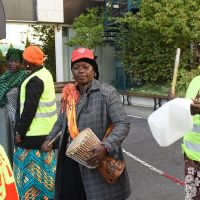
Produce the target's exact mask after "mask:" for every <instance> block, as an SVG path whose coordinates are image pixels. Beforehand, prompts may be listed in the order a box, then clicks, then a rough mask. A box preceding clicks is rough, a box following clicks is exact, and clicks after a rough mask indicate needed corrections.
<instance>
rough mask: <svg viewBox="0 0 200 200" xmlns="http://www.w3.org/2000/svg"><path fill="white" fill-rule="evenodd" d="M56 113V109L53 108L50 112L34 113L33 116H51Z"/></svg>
mask: <svg viewBox="0 0 200 200" xmlns="http://www.w3.org/2000/svg"><path fill="white" fill-rule="evenodd" d="M56 114H57V110H54V111H52V112H46V113H36V115H35V118H44V117H53V116H54V115H56Z"/></svg>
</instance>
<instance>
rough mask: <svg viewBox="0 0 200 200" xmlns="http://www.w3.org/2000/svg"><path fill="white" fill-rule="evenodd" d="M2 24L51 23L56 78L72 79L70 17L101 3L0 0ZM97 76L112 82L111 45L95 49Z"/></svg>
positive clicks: (93, 0)
mask: <svg viewBox="0 0 200 200" xmlns="http://www.w3.org/2000/svg"><path fill="white" fill-rule="evenodd" d="M1 1H2V5H3V6H2V8H4V11H5V20H6V24H27V25H28V24H51V25H53V26H54V29H55V54H56V55H55V57H56V81H57V82H62V81H70V80H72V75H71V66H70V55H71V51H72V48H71V47H69V46H67V45H66V42H67V41H68V40H69V39H70V38H71V37H73V35H74V30H73V28H72V23H73V21H74V18H75V17H77V16H79V15H80V14H81V13H84V12H85V11H86V9H87V8H91V7H96V6H101V5H103V4H104V0H84V1H83V0H15V1H13V0H1ZM95 51H96V54H97V57H98V59H97V62H98V65H99V70H100V74H101V75H100V79H101V80H102V81H105V82H107V83H109V84H113V85H114V84H115V63H114V62H115V59H114V49H113V47H111V46H109V45H107V46H104V47H98V48H96V49H95Z"/></svg>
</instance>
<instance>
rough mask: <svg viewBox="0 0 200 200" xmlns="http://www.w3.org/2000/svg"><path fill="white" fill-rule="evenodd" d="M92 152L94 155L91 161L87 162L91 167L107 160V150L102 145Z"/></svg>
mask: <svg viewBox="0 0 200 200" xmlns="http://www.w3.org/2000/svg"><path fill="white" fill-rule="evenodd" d="M90 152H92V153H93V155H92V156H91V157H90V158H89V159H87V160H86V162H87V163H88V164H89V165H96V164H97V163H99V162H100V161H101V160H103V159H104V158H105V156H106V153H107V149H106V147H105V146H103V145H101V144H100V145H97V146H95V147H94V148H92V149H91V150H90Z"/></svg>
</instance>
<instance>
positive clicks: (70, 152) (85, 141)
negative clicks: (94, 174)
mask: <svg viewBox="0 0 200 200" xmlns="http://www.w3.org/2000/svg"><path fill="white" fill-rule="evenodd" d="M103 152H105V153H106V148H105V147H103V146H102V145H101V141H100V140H99V139H98V137H97V136H96V135H95V134H94V133H93V132H92V130H91V129H90V128H86V129H84V130H83V131H81V132H80V133H79V134H78V135H77V136H76V137H75V138H74V140H73V141H72V142H71V144H70V145H69V147H68V148H67V151H66V155H67V156H68V157H70V158H72V159H73V160H75V161H77V162H78V163H80V164H82V165H84V166H86V167H88V168H91V169H93V168H96V167H97V166H98V162H97V161H99V160H100V159H103V157H104V153H103Z"/></svg>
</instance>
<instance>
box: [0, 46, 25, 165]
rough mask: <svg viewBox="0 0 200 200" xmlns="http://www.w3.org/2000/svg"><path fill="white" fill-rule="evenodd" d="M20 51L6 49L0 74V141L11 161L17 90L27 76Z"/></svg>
mask: <svg viewBox="0 0 200 200" xmlns="http://www.w3.org/2000/svg"><path fill="white" fill-rule="evenodd" d="M22 53H23V51H22V50H20V49H15V48H10V49H8V52H7V54H6V59H7V62H8V69H7V70H6V71H5V72H4V73H3V74H2V75H1V76H0V107H1V109H0V121H1V123H0V130H1V131H0V138H1V142H0V143H1V145H3V146H4V148H5V151H6V153H7V155H8V157H9V159H10V162H11V163H12V154H13V141H14V136H13V130H14V127H15V117H16V109H17V98H18V91H19V88H20V85H21V83H22V82H23V81H24V79H25V78H26V77H27V72H26V71H25V70H24V69H23V68H22V61H23V58H22Z"/></svg>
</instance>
